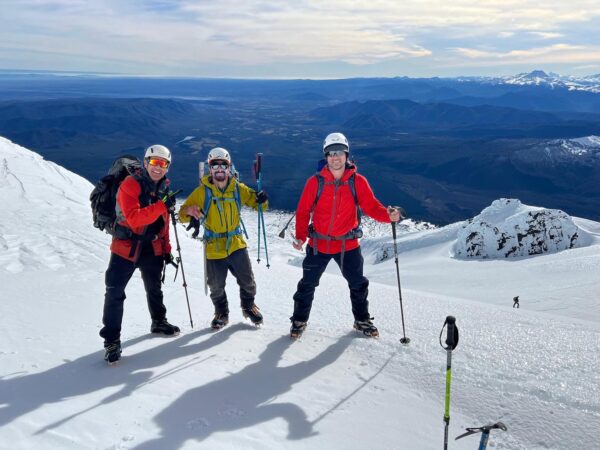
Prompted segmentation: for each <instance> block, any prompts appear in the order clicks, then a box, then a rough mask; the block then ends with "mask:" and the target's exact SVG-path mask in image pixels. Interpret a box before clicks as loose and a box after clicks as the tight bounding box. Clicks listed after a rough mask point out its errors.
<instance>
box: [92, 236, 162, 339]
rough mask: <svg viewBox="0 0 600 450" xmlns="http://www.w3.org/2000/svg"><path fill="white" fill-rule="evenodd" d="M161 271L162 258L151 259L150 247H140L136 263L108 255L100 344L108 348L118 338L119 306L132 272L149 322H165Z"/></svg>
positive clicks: (153, 257) (119, 332)
mask: <svg viewBox="0 0 600 450" xmlns="http://www.w3.org/2000/svg"><path fill="white" fill-rule="evenodd" d="M163 267H164V258H163V257H162V256H155V255H154V252H153V251H152V248H151V247H150V246H146V245H145V246H144V248H143V249H142V252H141V254H140V257H139V259H138V260H137V262H135V263H134V262H132V261H129V260H127V259H125V258H122V257H121V256H119V255H116V254H114V253H113V254H111V256H110V262H109V263H108V269H106V275H105V282H106V294H105V295H104V314H103V315H102V323H103V324H104V327H103V328H102V329H101V330H100V336H102V337H103V338H104V343H105V344H109V343H111V342H113V341H117V340H119V339H120V337H121V322H122V320H123V303H124V302H125V297H126V296H125V287H126V286H127V283H129V280H130V279H131V276H132V275H133V272H135V269H140V272H141V274H142V280H143V281H144V288H145V289H146V299H147V301H148V310H149V311H150V317H151V318H152V320H156V321H161V320H163V319H165V316H166V313H167V309H166V308H165V305H164V303H163V292H162V287H161V276H162V270H163Z"/></svg>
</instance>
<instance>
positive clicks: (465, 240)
mask: <svg viewBox="0 0 600 450" xmlns="http://www.w3.org/2000/svg"><path fill="white" fill-rule="evenodd" d="M588 242H589V239H588V236H587V235H586V233H585V232H584V231H583V230H581V229H579V227H577V225H575V224H574V223H573V220H572V219H571V217H569V215H567V214H566V213H564V212H563V211H559V210H555V209H545V208H537V207H533V206H527V205H523V204H522V203H521V202H520V201H519V200H516V199H505V198H502V199H499V200H495V201H494V202H493V203H492V204H491V205H490V206H488V207H487V208H485V209H484V210H483V211H482V212H481V214H479V215H477V216H475V217H474V218H473V219H471V220H469V221H467V223H466V224H465V225H464V226H463V227H462V228H461V229H459V231H458V234H457V236H456V242H455V244H454V246H453V254H454V256H456V257H463V258H482V259H497V258H509V257H522V256H532V255H540V254H543V253H555V252H559V251H562V250H567V249H570V248H575V247H578V246H581V245H584V244H585V243H588Z"/></svg>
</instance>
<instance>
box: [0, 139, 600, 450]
mask: <svg viewBox="0 0 600 450" xmlns="http://www.w3.org/2000/svg"><path fill="white" fill-rule="evenodd" d="M7 142H8V141H5V140H1V139H0V155H1V156H2V159H3V161H4V164H3V166H2V167H3V168H2V170H0V189H1V190H2V193H3V194H4V193H8V195H9V197H8V198H9V199H10V201H9V204H8V208H7V209H6V211H3V216H2V220H1V221H0V249H1V250H2V252H1V253H0V282H1V284H2V292H3V295H2V297H3V301H2V302H0V314H1V315H2V317H3V318H4V319H5V320H4V322H5V324H7V325H6V327H5V335H4V339H3V340H2V341H1V342H0V367H1V368H2V369H1V371H0V442H3V443H6V442H10V443H11V448H13V449H20V448H22V449H29V448H61V449H92V448H102V449H105V448H115V449H167V448H173V449H176V448H198V447H200V448H211V449H213V448H217V449H218V448H224V449H225V448H227V449H231V448H273V449H275V448H277V449H279V448H347V449H364V448H424V449H428V448H432V449H433V448H439V447H441V444H442V439H443V421H442V417H443V406H444V404H443V400H444V392H445V364H446V352H445V351H444V350H443V349H442V348H441V347H440V345H439V342H438V340H439V333H440V329H441V326H442V324H443V323H444V319H445V317H446V315H449V314H452V315H454V316H456V318H457V326H458V328H459V330H460V342H459V345H458V347H457V349H456V350H455V351H454V352H453V356H452V361H453V364H452V366H453V367H452V395H451V398H452V400H451V422H450V439H451V440H452V442H451V444H450V446H451V448H453V449H470V448H475V446H476V445H477V442H478V437H468V438H465V439H462V440H460V441H454V440H453V439H454V437H455V436H456V435H458V434H460V433H461V432H462V430H463V429H464V428H465V427H467V426H480V425H483V424H486V423H490V422H496V421H498V420H501V421H503V422H504V423H505V424H506V425H507V426H508V432H506V433H502V432H493V433H492V435H491V438H490V448H496V449H511V450H514V449H523V448H527V449H548V448H551V449H580V448H594V447H595V446H596V445H597V433H598V431H599V425H598V424H599V423H600V389H599V386H600V365H599V358H598V356H597V355H598V354H599V352H600V327H599V325H598V324H599V323H600V314H599V311H598V305H597V301H595V300H594V299H595V297H592V298H590V297H589V296H588V295H587V294H588V293H590V294H591V293H592V292H595V293H597V292H598V287H599V286H598V284H597V283H596V282H595V280H594V279H593V277H590V275H589V273H590V272H594V273H595V272H596V270H594V269H596V268H599V266H600V249H599V247H600V246H599V245H598V243H597V242H598V241H597V240H594V241H593V245H591V246H588V247H583V248H578V249H574V250H570V251H566V252H562V253H559V254H556V255H545V256H540V257H536V258H524V259H519V260H516V261H510V262H507V261H486V262H475V261H459V260H454V259H452V258H449V256H448V255H449V249H450V247H451V244H452V237H453V236H455V235H456V230H457V227H458V226H459V225H458V224H455V225H452V226H450V227H446V228H443V229H440V230H431V231H413V232H409V233H406V234H403V235H402V236H400V237H399V249H400V252H401V253H400V263H399V264H400V271H401V280H402V287H403V289H402V294H403V305H404V314H405V319H406V332H407V336H408V337H410V338H411V340H412V342H411V343H410V345H408V346H402V345H401V344H400V343H399V338H400V337H401V324H400V308H399V299H398V287H397V286H396V277H395V263H394V259H393V246H392V242H391V238H390V236H385V235H383V236H381V235H380V236H381V237H379V238H377V237H373V238H369V239H365V240H364V241H363V251H364V255H365V260H366V266H365V269H366V271H367V273H368V276H369V278H370V280H371V285H370V288H369V290H370V295H369V298H370V304H371V314H372V315H373V316H374V317H375V323H376V324H377V326H378V327H379V329H380V332H381V338H380V339H378V340H372V339H367V338H364V337H363V336H362V335H360V334H358V333H356V332H354V331H353V330H352V329H351V327H352V320H353V319H352V315H351V312H350V302H349V299H348V289H347V285H346V283H345V281H344V280H343V278H342V277H341V276H340V275H339V269H338V268H337V266H335V265H334V264H333V263H332V264H331V265H330V266H329V268H328V270H327V272H326V273H325V274H324V276H323V279H322V281H321V285H320V286H319V287H318V288H317V292H316V297H315V302H314V305H313V310H312V314H311V318H310V322H309V326H308V328H307V331H306V333H305V335H304V336H303V337H302V339H300V340H299V341H297V342H292V341H291V340H290V339H289V337H288V333H289V319H288V318H289V316H290V315H291V312H292V307H293V302H292V299H291V296H292V294H293V292H294V290H295V287H296V284H297V282H298V280H299V278H300V276H301V269H300V268H299V267H297V264H298V263H299V262H300V261H301V254H300V253H299V252H296V251H294V250H293V249H291V238H290V237H289V234H288V235H287V236H286V238H285V239H283V240H282V239H279V238H278V237H277V234H278V232H279V231H280V230H281V228H282V227H283V225H284V224H285V222H286V221H287V219H288V218H289V215H286V214H282V213H267V214H266V215H265V220H266V225H267V234H268V244H269V250H270V252H269V256H270V263H271V268H270V269H267V268H266V267H265V262H266V261H265V259H264V256H262V257H261V263H260V264H258V263H256V247H255V245H256V240H255V239H254V238H255V234H256V231H255V230H256V214H255V213H251V212H250V211H245V212H244V218H245V222H246V226H247V228H248V231H249V233H250V241H249V243H250V254H251V258H252V261H253V267H254V270H255V275H256V279H257V286H258V295H257V304H258V305H259V306H260V307H261V310H262V311H263V313H264V315H265V325H264V326H263V327H262V328H260V329H256V328H254V327H253V326H251V325H249V323H248V322H246V321H244V320H243V318H242V316H241V312H240V311H239V308H237V298H238V296H237V286H236V285H235V282H234V280H233V278H231V277H229V278H228V281H229V282H228V286H227V291H228V296H229V299H230V308H231V315H230V319H231V322H230V325H229V326H228V327H226V328H225V329H223V330H222V331H220V332H218V333H214V332H211V331H209V330H208V328H207V326H208V322H209V321H210V318H211V316H212V305H211V303H210V301H209V299H207V298H205V296H204V292H203V281H202V259H201V251H200V250H201V247H200V244H199V242H198V241H194V240H192V239H190V238H189V237H188V234H189V233H188V232H186V231H185V230H184V228H183V227H181V226H179V227H178V232H179V237H180V240H181V244H182V252H183V257H184V263H185V269H186V278H187V281H188V285H189V294H190V302H191V309H192V313H193V318H194V323H195V327H194V329H193V330H192V329H191V328H190V327H189V318H188V315H187V307H186V306H185V296H184V293H183V289H182V287H181V274H179V277H178V279H177V281H175V282H173V280H172V277H173V275H174V273H173V270H167V280H166V283H165V299H166V304H167V307H168V310H169V315H168V317H169V320H170V321H171V322H173V323H177V324H178V325H180V326H181V327H182V330H183V332H182V334H181V335H180V336H178V337H176V338H172V339H163V338H155V337H152V336H151V335H150V333H149V330H148V329H149V318H148V313H147V310H146V306H145V298H144V291H143V287H142V282H141V279H140V276H139V274H138V273H136V274H135V275H134V277H133V279H132V281H131V283H130V284H129V286H128V289H127V296H128V298H127V300H126V302H125V317H124V320H123V337H122V339H123V343H124V354H123V356H124V358H123V360H122V361H121V362H120V363H119V364H118V365H117V366H115V367H110V368H107V367H106V365H105V363H104V362H103V361H102V350H101V339H100V338H99V337H98V336H97V333H98V330H99V328H100V325H101V324H100V319H101V310H102V296H103V293H104V270H105V269H106V266H107V262H108V257H109V251H108V244H109V239H108V236H106V235H104V234H102V233H100V232H99V231H97V230H95V229H93V227H92V226H91V214H90V212H89V203H88V200H87V198H88V196H89V192H90V191H91V188H92V187H91V185H90V184H89V183H87V182H86V181H85V180H83V179H81V178H80V177H77V176H75V175H72V174H70V173H69V172H67V171H65V170H64V169H62V168H60V167H58V166H56V165H53V164H52V163H48V162H46V161H44V160H43V159H42V158H41V157H39V155H35V154H33V153H31V152H28V151H26V150H24V149H23V150H22V151H17V150H15V148H14V147H16V146H12V145H11V144H8V143H7ZM13 194H14V195H13ZM3 196H4V197H5V198H7V197H6V196H5V195H3ZM576 223H577V224H578V225H579V226H582V227H585V228H586V229H587V231H588V232H590V233H591V234H593V235H594V239H597V236H596V234H597V233H598V231H599V230H600V225H599V224H597V223H595V222H591V221H585V220H583V219H577V220H576ZM374 230H375V228H374ZM374 232H375V236H377V233H378V232H379V231H374ZM173 242H174V239H173ZM383 253H386V258H388V259H386V260H385V261H383V262H378V261H379V260H380V259H381V256H382V254H383ZM565 274H566V275H565ZM532 279H534V280H536V283H532ZM532 284H534V285H535V286H534V287H531V285H532ZM509 290H510V292H508V291H509ZM573 290H574V291H576V292H575V293H572V292H571V291H573ZM513 291H516V292H517V293H520V294H521V295H522V306H521V309H518V310H517V309H513V308H512V307H511V303H510V299H512V296H513V295H515V294H514V293H513ZM569 292H571V297H573V298H569V299H565V293H569ZM582 309H583V311H580V310H582ZM549 311H552V312H553V313H549ZM586 314H587V316H586ZM583 319H587V320H583ZM104 430H110V433H106V432H104ZM0 446H1V445H0Z"/></svg>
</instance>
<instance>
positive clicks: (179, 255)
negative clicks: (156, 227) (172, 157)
mask: <svg viewBox="0 0 600 450" xmlns="http://www.w3.org/2000/svg"><path fill="white" fill-rule="evenodd" d="M178 192H180V191H178ZM173 195H175V194H173ZM169 214H170V215H171V223H172V224H173V230H174V231H175V242H176V243H177V255H178V256H177V265H178V266H181V278H182V279H183V289H184V290H185V300H186V301H187V308H188V314H189V315H190V326H191V327H192V328H194V322H193V321H192V310H191V308H190V297H189V296H188V290H187V281H186V280H185V270H183V260H182V259H181V246H180V245H179V235H178V234H177V218H176V217H175V211H169Z"/></svg>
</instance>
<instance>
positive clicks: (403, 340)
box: [392, 222, 410, 345]
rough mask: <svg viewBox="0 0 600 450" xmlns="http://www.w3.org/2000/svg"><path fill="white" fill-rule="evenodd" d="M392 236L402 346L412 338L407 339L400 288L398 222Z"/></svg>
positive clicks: (393, 225)
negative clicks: (397, 240)
mask: <svg viewBox="0 0 600 450" xmlns="http://www.w3.org/2000/svg"><path fill="white" fill-rule="evenodd" d="M392 235H393V237H394V256H395V261H396V278H397V280H398V297H399V298H400V316H401V317H402V338H401V339H400V342H401V343H402V344H405V345H406V344H408V343H409V342H410V338H407V337H406V331H405V329H404V309H403V308H402V289H401V288H400V268H399V267H398V244H397V242H396V222H392Z"/></svg>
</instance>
